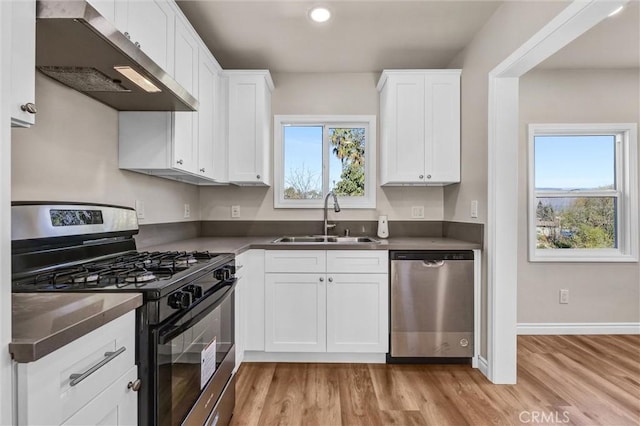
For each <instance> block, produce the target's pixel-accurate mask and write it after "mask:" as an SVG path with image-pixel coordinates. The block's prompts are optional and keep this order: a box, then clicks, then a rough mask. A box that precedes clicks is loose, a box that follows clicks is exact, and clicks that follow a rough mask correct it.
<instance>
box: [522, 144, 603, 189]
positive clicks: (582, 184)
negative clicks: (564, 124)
mask: <svg viewBox="0 0 640 426" xmlns="http://www.w3.org/2000/svg"><path fill="white" fill-rule="evenodd" d="M534 148H535V187H536V189H596V188H602V187H605V186H610V185H614V183H615V136H613V135H604V136H602V135H595V136H594V135H569V136H536V137H535V147H534Z"/></svg>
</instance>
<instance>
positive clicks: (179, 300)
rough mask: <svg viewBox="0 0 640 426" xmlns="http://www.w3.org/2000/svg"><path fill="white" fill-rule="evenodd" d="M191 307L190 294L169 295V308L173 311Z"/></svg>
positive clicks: (183, 292) (181, 292) (180, 292)
mask: <svg viewBox="0 0 640 426" xmlns="http://www.w3.org/2000/svg"><path fill="white" fill-rule="evenodd" d="M189 305H191V293H187V292H186V291H176V292H175V293H173V294H171V295H169V306H171V307H172V308H174V309H186V308H188V307H189Z"/></svg>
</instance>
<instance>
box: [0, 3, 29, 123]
mask: <svg viewBox="0 0 640 426" xmlns="http://www.w3.org/2000/svg"><path fill="white" fill-rule="evenodd" d="M8 4H9V7H10V9H11V15H10V17H7V19H11V21H10V22H3V23H2V24H3V26H4V25H11V125H12V126H18V127H29V126H31V125H32V124H34V123H35V110H33V109H31V108H35V84H36V83H35V78H36V62H35V61H36V2H35V0H21V1H10V2H8ZM29 104H31V105H29ZM32 105H33V107H32ZM29 110H31V111H32V112H29Z"/></svg>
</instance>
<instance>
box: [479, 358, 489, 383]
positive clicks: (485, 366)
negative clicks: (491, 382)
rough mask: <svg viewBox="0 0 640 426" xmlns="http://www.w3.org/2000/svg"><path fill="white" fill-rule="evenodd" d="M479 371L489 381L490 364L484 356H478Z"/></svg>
mask: <svg viewBox="0 0 640 426" xmlns="http://www.w3.org/2000/svg"><path fill="white" fill-rule="evenodd" d="M478 370H480V372H481V373H482V374H484V375H485V376H486V377H487V379H488V378H489V363H488V362H487V359H486V358H484V357H483V356H482V355H478Z"/></svg>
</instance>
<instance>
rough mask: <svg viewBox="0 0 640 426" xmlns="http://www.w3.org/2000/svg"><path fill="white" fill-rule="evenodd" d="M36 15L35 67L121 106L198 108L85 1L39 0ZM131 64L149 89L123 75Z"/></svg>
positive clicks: (129, 108)
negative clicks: (118, 68)
mask: <svg viewBox="0 0 640 426" xmlns="http://www.w3.org/2000/svg"><path fill="white" fill-rule="evenodd" d="M36 18H37V19H36V67H37V68H38V69H39V70H40V71H41V72H43V73H44V74H46V75H48V76H49V77H51V78H53V79H55V80H58V81H60V82H61V83H63V84H65V85H67V86H69V87H71V88H73V89H76V90H78V91H80V92H82V93H84V94H86V95H87V96H90V97H92V98H94V99H97V100H98V101H100V102H102V103H104V104H107V105H109V106H111V107H113V108H115V109H117V110H120V111H196V110H197V109H198V100H197V99H196V98H194V97H193V96H192V95H191V94H190V93H189V92H187V91H186V90H185V89H184V88H183V87H182V86H180V85H179V84H178V83H177V82H176V81H175V80H174V79H173V78H172V77H171V76H170V75H169V74H167V73H166V72H165V71H164V70H163V69H162V68H160V66H158V65H157V64H156V63H155V62H154V61H153V60H151V59H150V58H149V57H148V56H147V55H146V54H144V53H143V52H142V50H140V49H139V48H138V47H136V46H135V45H134V43H133V42H132V41H131V40H129V39H128V38H127V37H125V36H124V35H123V34H122V33H121V32H120V31H118V30H117V29H116V28H115V26H114V25H113V24H112V23H111V22H109V21H108V20H107V19H105V18H104V17H103V16H102V15H100V14H99V13H98V12H97V11H96V10H95V9H94V8H93V7H92V6H91V5H89V4H88V3H87V2H85V1H77V0H67V1H55V0H54V1H51V0H45V1H38V2H37V11H36ZM114 67H125V68H124V71H123V72H118V71H117V70H116V69H115V68H114ZM127 67H129V68H130V69H133V70H134V71H136V72H137V74H139V75H141V76H142V77H143V79H142V81H139V84H141V85H142V86H146V90H145V89H143V88H141V87H140V86H138V85H137V84H134V83H133V82H132V81H131V80H129V78H127V77H126V76H125V75H123V74H126V73H127V70H129V68H127ZM135 74H136V73H134V77H135ZM145 80H146V81H145ZM148 83H151V84H148ZM154 86H155V87H156V88H157V89H159V91H155V89H154ZM149 90H151V91H149Z"/></svg>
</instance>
